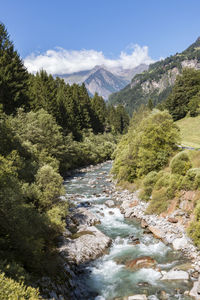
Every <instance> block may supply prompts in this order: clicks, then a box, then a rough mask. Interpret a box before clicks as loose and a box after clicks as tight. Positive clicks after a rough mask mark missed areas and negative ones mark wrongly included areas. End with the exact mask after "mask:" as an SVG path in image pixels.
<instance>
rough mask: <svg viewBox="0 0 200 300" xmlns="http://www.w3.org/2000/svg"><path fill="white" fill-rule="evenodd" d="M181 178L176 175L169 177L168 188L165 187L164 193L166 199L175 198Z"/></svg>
mask: <svg viewBox="0 0 200 300" xmlns="http://www.w3.org/2000/svg"><path fill="white" fill-rule="evenodd" d="M181 177H182V176H180V175H177V174H171V175H170V180H169V186H168V187H167V191H166V193H167V197H168V199H172V198H174V197H175V193H176V191H177V190H178V189H179V185H180V180H181Z"/></svg>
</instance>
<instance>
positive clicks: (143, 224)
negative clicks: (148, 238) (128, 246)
mask: <svg viewBox="0 0 200 300" xmlns="http://www.w3.org/2000/svg"><path fill="white" fill-rule="evenodd" d="M141 227H142V228H147V227H148V224H147V222H146V221H145V220H142V221H141Z"/></svg>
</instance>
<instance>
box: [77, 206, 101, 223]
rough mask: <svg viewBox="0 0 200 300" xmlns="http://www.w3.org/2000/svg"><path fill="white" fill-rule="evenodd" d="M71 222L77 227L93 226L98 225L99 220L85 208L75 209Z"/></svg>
mask: <svg viewBox="0 0 200 300" xmlns="http://www.w3.org/2000/svg"><path fill="white" fill-rule="evenodd" d="M71 219H72V221H73V222H74V223H75V224H76V225H77V226H79V225H89V226H93V225H95V224H98V223H100V219H99V218H98V217H97V216H96V215H95V214H93V213H92V212H91V211H90V210H88V209H87V208H85V207H80V208H78V209H76V211H75V213H74V214H73V215H72V216H71Z"/></svg>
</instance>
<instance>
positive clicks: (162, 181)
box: [155, 171, 170, 190]
mask: <svg viewBox="0 0 200 300" xmlns="http://www.w3.org/2000/svg"><path fill="white" fill-rule="evenodd" d="M169 184H170V173H168V172H164V171H160V172H159V173H158V176H157V182H156V184H155V189H156V190H159V189H161V188H162V187H168V186H169Z"/></svg>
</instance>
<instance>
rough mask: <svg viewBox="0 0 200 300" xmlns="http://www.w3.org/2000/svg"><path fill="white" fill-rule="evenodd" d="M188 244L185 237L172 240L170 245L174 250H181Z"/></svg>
mask: <svg viewBox="0 0 200 300" xmlns="http://www.w3.org/2000/svg"><path fill="white" fill-rule="evenodd" d="M187 245H188V240H187V239H186V238H185V237H182V238H177V239H175V240H173V242H172V246H173V248H174V250H181V249H183V248H185V247H186V246H187Z"/></svg>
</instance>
